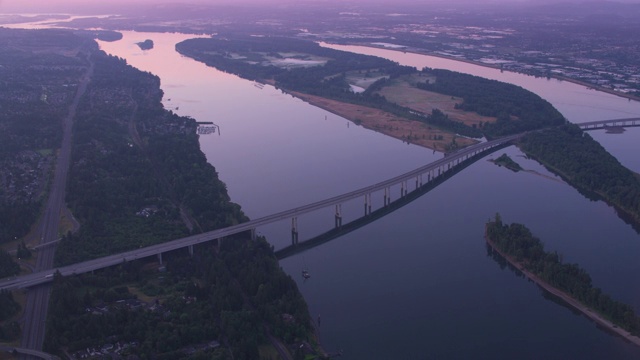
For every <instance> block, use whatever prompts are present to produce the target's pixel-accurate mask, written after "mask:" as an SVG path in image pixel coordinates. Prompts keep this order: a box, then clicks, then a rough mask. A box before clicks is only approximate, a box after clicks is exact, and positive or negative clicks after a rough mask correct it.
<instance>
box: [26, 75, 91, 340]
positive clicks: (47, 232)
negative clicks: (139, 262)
mask: <svg viewBox="0 0 640 360" xmlns="http://www.w3.org/2000/svg"><path fill="white" fill-rule="evenodd" d="M92 75H93V64H91V65H90V67H89V68H88V69H87V72H86V73H85V74H84V76H83V78H82V79H81V81H80V83H79V84H78V90H77V91H76V95H75V97H74V98H73V101H72V102H71V105H70V106H69V113H68V114H67V116H66V117H65V118H64V119H63V122H62V127H63V137H62V144H61V147H60V151H59V154H58V158H57V162H56V167H55V173H54V177H53V183H52V186H51V189H50V191H49V199H48V200H47V204H46V207H45V210H44V213H43V217H42V219H41V222H40V228H39V229H38V231H37V235H38V236H40V239H41V245H42V244H46V243H48V242H54V241H57V240H58V238H59V236H58V225H59V223H60V213H61V211H62V207H63V206H64V204H65V202H64V198H65V187H66V184H67V174H68V172H69V164H70V162H71V133H72V129H73V119H74V118H75V116H76V110H77V108H78V104H79V102H80V98H81V97H82V95H83V94H84V92H85V91H86V89H87V85H88V83H89V81H90V79H91V76H92ZM54 253H55V246H45V247H43V248H42V249H41V250H40V251H38V258H37V260H36V267H35V271H36V272H38V271H46V270H47V269H51V268H52V267H53V256H54ZM49 290H50V285H49V284H47V285H43V286H39V287H37V288H34V289H33V290H32V291H30V292H29V293H28V295H27V302H26V306H25V311H24V317H23V328H22V341H21V346H22V348H25V349H37V350H39V349H42V345H43V343H44V331H45V320H46V317H47V310H48V307H49Z"/></svg>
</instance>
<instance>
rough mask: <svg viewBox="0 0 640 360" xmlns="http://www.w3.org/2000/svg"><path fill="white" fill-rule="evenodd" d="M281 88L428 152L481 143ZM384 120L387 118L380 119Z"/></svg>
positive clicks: (316, 105)
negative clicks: (432, 136)
mask: <svg viewBox="0 0 640 360" xmlns="http://www.w3.org/2000/svg"><path fill="white" fill-rule="evenodd" d="M265 82H266V83H267V84H269V85H272V86H276V84H275V82H273V81H265ZM278 89H279V90H281V91H283V92H284V93H286V94H289V95H291V96H293V97H295V98H297V99H300V100H302V101H304V102H306V103H308V104H310V105H312V106H315V107H317V108H320V109H323V110H325V111H328V112H330V113H332V114H334V115H337V116H340V117H342V118H345V119H346V120H348V121H349V122H350V123H353V124H355V125H356V126H362V127H363V128H365V129H367V130H372V131H375V132H377V133H380V134H383V135H386V136H389V137H392V138H394V139H396V140H401V141H403V142H405V143H407V144H412V145H416V146H421V147H424V148H427V149H429V150H433V151H438V152H442V153H443V154H446V153H448V152H450V151H455V150H457V149H461V148H465V147H467V146H470V145H473V144H476V143H478V142H479V141H478V140H475V139H472V138H467V137H464V136H462V135H458V134H456V133H453V132H449V131H446V130H442V129H440V128H437V127H432V126H431V125H428V124H425V123H422V122H420V121H416V120H409V119H405V118H401V117H398V116H396V115H393V114H390V113H386V112H384V111H382V110H379V109H375V108H368V107H365V106H362V105H354V104H350V103H344V102H340V101H338V100H333V99H328V98H323V97H320V96H316V95H310V94H305V93H301V92H297V91H290V90H286V89H282V88H278ZM332 103H334V106H331V104H332ZM335 104H340V105H342V106H345V107H350V108H351V109H352V110H346V109H340V108H338V106H336V105H335ZM362 109H366V110H370V111H372V112H378V115H379V116H374V118H375V119H376V120H379V121H380V123H376V122H375V121H372V120H371V119H372V116H367V115H365V112H366V110H362ZM341 110H342V111H341ZM354 111H355V112H356V113H358V114H357V115H359V116H356V114H354V113H353V112H354ZM383 117H384V118H386V119H381V118H383ZM392 124H393V125H395V131H394V126H391V125H392ZM398 125H400V126H398ZM427 135H429V136H431V135H434V136H440V137H441V138H440V139H430V138H428V137H427ZM453 139H455V140H456V143H457V144H458V147H457V148H451V149H447V146H448V145H450V144H451V143H452V142H453Z"/></svg>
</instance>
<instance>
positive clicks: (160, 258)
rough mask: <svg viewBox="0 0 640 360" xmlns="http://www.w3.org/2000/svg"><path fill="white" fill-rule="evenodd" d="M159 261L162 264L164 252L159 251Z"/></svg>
mask: <svg viewBox="0 0 640 360" xmlns="http://www.w3.org/2000/svg"><path fill="white" fill-rule="evenodd" d="M158 262H159V263H160V265H162V253H158Z"/></svg>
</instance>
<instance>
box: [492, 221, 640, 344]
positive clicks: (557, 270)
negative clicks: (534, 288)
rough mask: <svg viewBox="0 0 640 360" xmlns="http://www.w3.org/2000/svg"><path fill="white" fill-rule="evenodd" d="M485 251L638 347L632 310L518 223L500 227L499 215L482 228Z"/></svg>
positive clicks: (639, 329)
mask: <svg viewBox="0 0 640 360" xmlns="http://www.w3.org/2000/svg"><path fill="white" fill-rule="evenodd" d="M485 231H486V234H485V237H486V240H487V245H488V247H489V250H490V251H491V252H493V253H494V255H495V253H497V254H499V256H502V257H504V258H505V259H506V261H508V262H509V263H510V264H511V265H512V266H514V267H515V268H517V269H518V270H520V271H522V272H523V273H524V274H525V275H526V276H527V277H528V278H529V279H531V280H532V281H533V282H535V283H536V284H538V285H539V286H540V287H542V288H543V289H545V290H546V291H548V292H550V293H551V294H553V295H555V296H557V297H558V298H560V299H562V300H563V301H565V302H566V303H568V304H569V305H571V306H572V307H574V308H576V309H577V310H579V311H580V312H582V313H583V314H584V315H585V316H587V317H588V318H590V319H592V320H594V321H595V322H597V323H598V324H600V325H602V326H604V327H606V328H607V329H609V330H611V331H612V332H614V333H616V334H618V335H620V336H622V337H624V338H625V339H626V340H628V341H630V342H632V343H634V344H636V345H638V346H640V337H639V336H640V317H638V316H637V315H636V314H635V312H634V311H633V308H632V307H631V306H629V305H627V304H623V303H621V302H618V301H616V300H613V299H612V298H611V297H609V296H608V295H606V294H604V293H602V290H601V289H600V288H597V287H595V286H593V284H592V283H591V277H590V276H589V274H587V272H586V271H585V270H584V269H582V268H580V267H579V266H578V265H577V264H566V263H563V262H562V260H561V255H559V254H558V253H557V252H548V251H545V250H544V245H543V244H542V242H541V241H540V239H538V238H536V237H535V236H533V234H532V233H531V231H530V230H529V229H528V228H527V227H525V226H524V225H522V224H517V223H513V224H510V225H509V224H504V223H503V222H502V219H501V217H500V215H499V214H497V215H496V217H495V219H494V220H493V221H490V222H488V223H487V225H486V229H485Z"/></svg>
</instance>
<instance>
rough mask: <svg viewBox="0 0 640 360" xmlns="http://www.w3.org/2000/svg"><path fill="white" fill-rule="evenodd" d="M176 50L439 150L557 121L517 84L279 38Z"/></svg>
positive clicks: (219, 41)
mask: <svg viewBox="0 0 640 360" xmlns="http://www.w3.org/2000/svg"><path fill="white" fill-rule="evenodd" d="M176 49H177V50H178V52H180V53H181V54H183V55H186V56H189V57H192V58H194V59H196V60H198V61H202V62H204V63H206V64H207V65H209V66H213V67H216V68H218V69H220V70H222V71H226V72H229V73H232V74H236V75H238V76H240V77H243V78H246V79H249V80H255V81H260V82H265V83H270V84H273V85H274V86H276V87H278V88H281V89H283V90H285V91H287V92H289V93H291V94H293V95H294V96H297V97H300V98H302V99H303V100H305V101H308V102H309V103H311V104H313V105H316V106H319V107H322V108H325V109H327V110H329V111H331V112H334V113H336V114H338V115H340V116H343V117H345V118H347V119H349V120H351V121H353V122H355V123H356V124H359V125H362V126H364V127H367V128H369V129H372V130H375V131H379V132H382V133H384V134H387V135H390V136H393V137H396V138H398V139H402V140H403V141H407V142H411V143H415V144H418V145H422V146H426V147H429V148H432V149H437V150H440V151H451V150H455V149H457V148H460V147H464V146H467V145H470V144H472V143H473V142H474V140H473V138H481V137H483V136H486V137H497V136H504V135H508V134H515V133H519V132H523V131H527V130H533V129H539V128H542V127H545V126H550V125H559V124H562V123H564V122H565V120H564V117H563V116H562V115H561V114H560V113H559V112H558V111H557V110H556V109H554V108H553V106H551V104H549V103H548V102H547V101H545V100H543V99H542V98H540V97H539V96H537V95H535V94H533V93H531V92H529V91H527V90H524V89H522V88H520V87H518V86H515V85H511V84H506V83H501V82H498V81H493V80H486V79H483V78H479V77H475V76H471V75H466V74H460V73H456V72H451V71H446V70H433V69H427V68H425V69H422V70H420V71H418V70H417V69H415V68H413V67H408V66H402V65H399V64H397V63H395V62H392V61H389V60H386V59H382V58H379V57H374V56H368V55H361V54H354V53H349V52H344V51H338V50H334V49H330V48H325V47H322V46H320V45H318V44H316V43H314V42H311V41H305V40H299V39H291V38H280V37H268V36H265V37H251V36H228V37H215V38H207V39H205V38H200V39H190V40H186V41H183V42H181V43H179V44H177V45H176Z"/></svg>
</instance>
